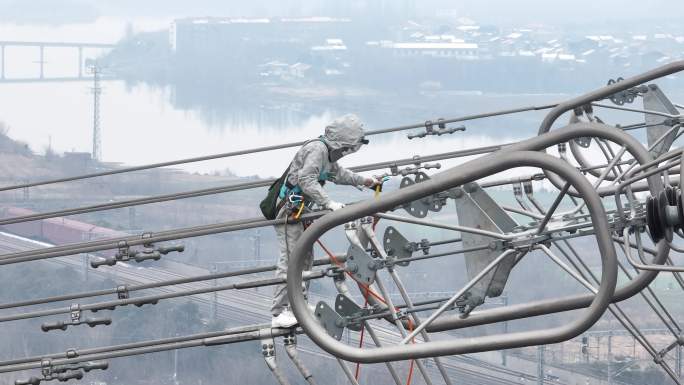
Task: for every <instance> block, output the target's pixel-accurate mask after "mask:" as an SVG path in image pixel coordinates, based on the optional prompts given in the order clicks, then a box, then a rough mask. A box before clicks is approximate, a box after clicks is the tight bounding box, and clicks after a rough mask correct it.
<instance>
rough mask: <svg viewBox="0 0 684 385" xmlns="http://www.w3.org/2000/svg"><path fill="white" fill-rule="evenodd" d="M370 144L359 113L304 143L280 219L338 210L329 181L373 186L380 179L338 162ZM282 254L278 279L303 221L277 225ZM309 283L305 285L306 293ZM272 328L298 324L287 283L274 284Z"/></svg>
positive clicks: (286, 188) (280, 204) (294, 164)
mask: <svg viewBox="0 0 684 385" xmlns="http://www.w3.org/2000/svg"><path fill="white" fill-rule="evenodd" d="M363 144H368V140H366V139H365V138H364V132H363V125H362V123H361V121H360V120H359V118H358V117H357V116H356V115H352V114H349V115H344V116H342V117H340V118H338V119H335V120H334V121H333V122H332V123H330V124H329V125H328V126H327V127H326V128H325V134H324V135H322V136H320V137H319V138H318V139H314V140H311V141H309V142H307V143H305V144H304V145H303V146H302V147H301V148H300V149H299V151H297V154H296V155H295V157H294V159H293V160H292V163H291V164H290V168H289V171H288V172H287V177H286V178H285V183H284V184H283V186H282V188H281V190H280V194H279V199H278V204H277V206H276V207H277V208H278V216H277V217H278V218H285V217H287V216H290V215H296V214H297V213H300V214H301V209H302V208H303V207H311V206H313V205H317V206H318V207H321V208H324V209H330V210H333V211H335V210H339V209H341V208H342V207H344V204H343V203H340V202H335V201H333V200H331V199H330V197H329V196H328V194H327V193H326V192H325V190H324V189H323V185H324V184H325V183H326V182H333V183H335V184H345V185H352V186H366V187H374V186H375V185H377V184H379V183H380V182H379V181H378V180H376V179H375V178H372V177H365V176H363V175H359V174H356V173H354V172H352V171H349V170H347V169H345V168H343V167H342V166H340V165H338V164H337V161H338V160H339V159H340V158H342V157H343V156H345V155H348V154H352V153H354V152H356V151H358V150H359V148H361V146H362V145H363ZM275 230H276V235H277V238H278V244H279V247H280V257H279V259H278V265H277V268H276V277H277V278H287V263H288V260H289V257H290V253H291V252H292V250H293V248H294V245H295V244H296V243H297V240H299V237H300V236H301V235H302V233H303V232H304V224H303V223H295V224H284V225H277V226H275ZM312 262H313V252H312V251H311V250H310V251H309V253H308V255H307V257H306V263H305V266H306V267H305V271H304V274H303V275H304V276H306V274H307V273H308V270H310V269H311V264H312ZM307 288H308V284H306V285H305V287H304V288H303V290H304V294H305V295H306V290H307ZM271 314H272V315H273V320H272V322H271V324H272V327H274V328H275V327H280V328H290V327H292V326H294V325H296V324H297V319H296V318H295V316H294V314H293V313H292V311H291V310H290V309H289V299H288V296H287V286H286V285H285V284H279V285H276V286H275V290H274V294H273V305H272V306H271Z"/></svg>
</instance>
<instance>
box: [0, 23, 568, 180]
mask: <svg viewBox="0 0 684 385" xmlns="http://www.w3.org/2000/svg"><path fill="white" fill-rule="evenodd" d="M170 22H171V20H165V19H154V20H147V19H141V20H135V21H133V22H128V21H126V20H119V19H98V20H97V21H96V22H93V23H90V24H75V25H63V26H41V25H38V26H36V25H32V26H27V25H8V24H4V25H3V24H0V40H28V41H81V42H115V41H117V40H119V39H120V38H121V37H123V36H124V34H125V33H126V30H127V28H129V29H132V30H134V31H148V30H159V29H163V28H167V27H168V25H169V24H170ZM100 53H101V52H99V51H98V50H86V52H85V54H86V56H87V57H93V56H97V55H98V54H100ZM5 61H6V75H7V77H8V78H19V77H30V76H37V74H38V63H36V61H38V49H37V48H7V50H6V60H5ZM45 62H46V63H45V75H46V77H56V76H73V75H74V74H75V73H76V72H77V68H78V67H77V62H78V59H77V52H76V50H75V49H64V48H53V49H47V50H46V55H45ZM102 86H103V88H104V90H103V94H102V98H101V122H102V123H101V126H102V158H103V160H104V161H107V162H121V163H124V164H128V165H138V164H144V163H151V162H159V161H166V160H172V159H178V158H185V157H193V156H200V155H206V154H211V153H220V152H227V151H232V150H239V149H246V148H252V147H257V146H264V145H271V144H278V143H283V142H292V141H297V140H303V139H308V138H312V137H316V136H318V135H320V134H321V133H322V131H323V129H324V127H325V124H326V123H327V122H328V121H330V120H331V119H332V118H333V117H334V116H335V115H336V114H340V113H343V112H356V113H358V114H359V115H360V116H361V117H362V119H363V118H364V116H372V119H370V121H369V123H368V124H367V128H369V129H375V128H383V127H386V126H391V125H395V124H409V123H418V122H421V121H425V120H426V119H434V118H436V117H454V116H459V115H462V114H471V113H480V112H485V111H491V110H495V109H500V108H512V107H518V106H527V105H540V104H546V103H549V102H553V101H557V100H562V99H565V98H567V97H568V95H562V94H555V95H530V94H519V95H496V94H482V93H479V92H473V91H472V90H470V91H469V92H462V93H458V92H452V93H450V94H448V95H435V96H433V97H432V99H431V98H430V97H425V98H422V99H420V100H422V102H421V103H422V104H420V105H417V106H412V107H413V108H412V109H411V110H410V112H407V111H406V109H405V108H403V106H396V110H394V111H393V110H392V108H389V109H388V108H387V106H386V104H385V105H384V106H383V107H382V108H383V110H382V112H378V108H380V107H379V106H380V104H376V103H375V102H374V101H373V100H372V99H370V100H367V101H364V103H360V104H362V106H359V105H360V104H357V107H355V108H357V109H358V110H352V111H349V110H346V111H345V110H342V109H341V108H340V107H339V105H338V104H337V103H335V101H334V100H331V101H330V102H329V105H328V106H327V107H326V105H325V103H324V107H323V108H319V109H318V110H317V111H318V112H316V113H312V114H311V115H310V116H305V117H301V116H299V117H298V118H297V119H289V120H288V119H286V120H285V121H281V122H279V123H269V122H270V120H265V121H264V120H257V119H252V120H249V119H247V120H245V119H230V118H228V119H221V120H218V121H217V120H215V119H207V111H206V109H203V108H201V107H200V108H196V109H194V108H178V107H175V106H174V103H173V99H174V98H173V96H174V90H173V89H172V88H171V87H166V88H163V87H156V86H149V85H145V84H137V85H127V84H125V83H124V82H123V81H103V82H102ZM91 87H92V84H91V82H85V81H84V82H65V83H22V84H0V121H2V122H5V123H6V124H7V125H9V127H10V129H9V132H8V134H9V136H10V137H12V138H15V139H17V140H21V141H24V142H26V143H28V144H29V146H30V147H31V149H32V150H33V151H34V152H36V153H43V152H44V151H45V150H46V149H47V148H48V147H51V148H52V149H53V150H54V151H57V152H64V151H87V152H90V151H91V149H92V124H93V123H92V119H93V117H92V115H93V107H92V103H93V96H92V94H91ZM431 100H433V101H434V102H431ZM199 105H200V106H201V101H199ZM345 106H349V103H346V104H345ZM319 107H320V103H319ZM208 108H215V107H208ZM283 108H285V109H287V108H288V107H287V106H284V107H283ZM215 112H218V113H219V115H220V113H221V111H215ZM223 112H224V113H225V111H223ZM229 113H231V114H232V113H234V112H229ZM264 113H268V112H264ZM279 113H282V112H279ZM543 115H544V112H543V111H538V112H533V113H525V114H522V115H520V116H516V117H499V118H495V119H491V120H484V121H477V122H472V123H466V126H467V129H468V130H467V131H466V132H465V133H456V134H453V135H448V136H441V137H428V138H424V139H414V140H407V139H406V136H405V133H398V134H392V135H382V136H381V137H373V138H371V146H368V147H367V148H364V149H363V150H362V151H360V152H359V153H357V154H353V155H351V156H349V157H348V158H345V159H344V160H343V161H342V163H343V164H344V165H347V166H351V165H357V164H365V163H371V162H379V161H385V160H388V159H398V158H408V157H412V156H414V155H428V154H433V153H439V152H446V151H453V150H457V149H465V148H470V147H474V146H484V145H491V144H495V143H504V142H508V141H513V140H518V139H522V138H525V137H529V136H532V135H534V134H535V132H536V127H537V125H538V122H539V121H540V120H541V119H542V117H543ZM264 122H266V123H264ZM415 131H416V130H414V132H415ZM294 151H295V149H287V150H282V151H273V152H269V153H263V154H255V155H248V156H243V157H240V158H230V159H221V160H215V161H209V162H202V163H196V164H190V165H186V166H183V168H184V169H186V170H188V171H193V172H201V173H211V172H215V171H224V170H226V169H229V170H230V171H231V172H233V173H235V174H237V175H241V176H248V175H260V176H273V175H279V174H280V173H281V172H282V169H283V167H284V166H286V165H287V162H288V161H289V158H290V157H291V156H292V154H293V152H294ZM442 164H443V166H448V165H450V164H452V162H442Z"/></svg>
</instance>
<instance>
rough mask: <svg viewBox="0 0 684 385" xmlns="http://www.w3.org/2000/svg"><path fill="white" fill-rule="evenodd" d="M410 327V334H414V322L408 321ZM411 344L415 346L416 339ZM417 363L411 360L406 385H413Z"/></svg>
mask: <svg viewBox="0 0 684 385" xmlns="http://www.w3.org/2000/svg"><path fill="white" fill-rule="evenodd" d="M408 327H409V334H411V333H412V332H413V322H411V320H410V319H409V320H408ZM411 343H412V344H414V343H416V341H415V338H412V339H411ZM415 362H416V360H411V364H410V365H409V372H408V378H406V385H411V380H412V379H413V364H414V363H415Z"/></svg>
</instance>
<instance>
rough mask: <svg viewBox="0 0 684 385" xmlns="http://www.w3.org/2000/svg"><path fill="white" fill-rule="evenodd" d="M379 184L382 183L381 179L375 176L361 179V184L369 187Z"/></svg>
mask: <svg viewBox="0 0 684 385" xmlns="http://www.w3.org/2000/svg"><path fill="white" fill-rule="evenodd" d="M379 184H382V181H381V180H379V179H378V178H376V177H367V178H366V179H364V180H363V185H364V186H366V187H369V188H372V187H375V186H377V185H379Z"/></svg>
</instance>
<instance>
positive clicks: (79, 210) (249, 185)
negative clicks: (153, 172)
mask: <svg viewBox="0 0 684 385" xmlns="http://www.w3.org/2000/svg"><path fill="white" fill-rule="evenodd" d="M502 146H504V145H499V146H489V147H481V148H475V149H469V150H459V151H451V152H446V153H439V154H432V155H427V156H422V157H421V156H418V159H419V160H420V161H422V162H432V161H435V160H443V159H450V158H458V157H463V156H472V155H480V154H485V153H488V152H491V151H495V150H498V149H500V148H501V147H502ZM415 162H416V158H405V159H397V160H393V161H385V162H380V163H371V164H367V165H361V166H355V167H350V168H349V169H350V170H352V171H359V172H360V171H371V170H377V169H382V168H387V167H390V166H405V165H410V164H415ZM274 181H275V179H273V178H271V179H264V180H260V181H254V182H244V183H236V184H231V185H227V186H220V187H212V188H207V189H201V190H191V191H183V192H178V193H173V194H164V195H156V196H151V197H146V198H138V199H129V200H123V201H119V202H111V203H102V204H97V205H91V206H83V207H76V208H70V209H64V210H58V211H50V212H45V213H37V214H31V215H22V216H18V217H12V218H5V219H0V226H4V225H10V224H14V223H22V222H29V221H37V220H41V219H48V218H59V217H63V216H69V215H77V214H85V213H92V212H97V211H104V210H113V209H118V208H123V207H130V206H139V205H146V204H151V203H160V202H168V201H173V200H177V199H188V198H196V197H202V196H207V195H214V194H223V193H227V192H233V191H241V190H248V189H253V188H260V187H266V186H269V185H271V184H272V183H273V182H274ZM0 191H2V190H1V189H0Z"/></svg>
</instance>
